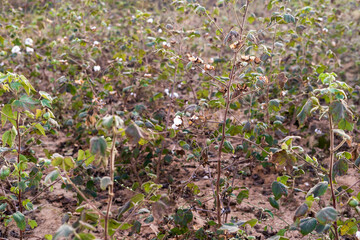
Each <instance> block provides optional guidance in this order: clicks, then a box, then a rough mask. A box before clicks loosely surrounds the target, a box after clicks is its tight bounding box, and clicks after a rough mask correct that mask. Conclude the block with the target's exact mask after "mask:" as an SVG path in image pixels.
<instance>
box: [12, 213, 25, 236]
mask: <svg viewBox="0 0 360 240" xmlns="http://www.w3.org/2000/svg"><path fill="white" fill-rule="evenodd" d="M12 217H13V218H14V220H15V222H16V225H17V226H18V228H20V230H22V231H24V230H25V228H26V222H25V216H24V214H22V213H21V212H19V211H17V212H16V213H14V214H13V215H12Z"/></svg>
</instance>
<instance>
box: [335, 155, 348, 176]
mask: <svg viewBox="0 0 360 240" xmlns="http://www.w3.org/2000/svg"><path fill="white" fill-rule="evenodd" d="M348 169H349V165H348V163H347V161H346V160H345V159H343V158H341V159H339V160H338V161H336V162H335V163H334V167H333V175H332V178H333V179H334V178H335V177H336V176H344V175H346V173H347V171H348Z"/></svg>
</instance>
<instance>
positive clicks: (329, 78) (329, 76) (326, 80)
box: [319, 73, 336, 85]
mask: <svg viewBox="0 0 360 240" xmlns="http://www.w3.org/2000/svg"><path fill="white" fill-rule="evenodd" d="M335 77H336V74H335V73H321V74H320V75H319V79H320V80H321V82H322V83H323V84H327V85H329V84H330V83H332V82H334V81H335Z"/></svg>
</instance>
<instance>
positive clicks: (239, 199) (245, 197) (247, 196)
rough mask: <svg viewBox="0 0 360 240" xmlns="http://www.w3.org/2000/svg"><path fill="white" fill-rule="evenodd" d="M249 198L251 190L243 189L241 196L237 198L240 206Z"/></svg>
mask: <svg viewBox="0 0 360 240" xmlns="http://www.w3.org/2000/svg"><path fill="white" fill-rule="evenodd" d="M247 198H249V189H247V188H246V189H243V190H241V191H240V192H239V194H238V195H237V197H236V201H237V203H238V204H241V203H242V201H243V200H244V199H247Z"/></svg>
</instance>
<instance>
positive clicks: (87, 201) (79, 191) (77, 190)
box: [58, 170, 105, 218]
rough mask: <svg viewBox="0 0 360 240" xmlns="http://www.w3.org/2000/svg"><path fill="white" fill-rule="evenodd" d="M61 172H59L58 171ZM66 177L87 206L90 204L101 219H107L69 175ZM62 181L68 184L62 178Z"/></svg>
mask: <svg viewBox="0 0 360 240" xmlns="http://www.w3.org/2000/svg"><path fill="white" fill-rule="evenodd" d="M58 171H59V170H58ZM59 173H60V174H61V172H60V171H59ZM60 176H61V175H60ZM65 177H66V180H67V181H68V183H69V184H70V185H71V186H72V187H73V188H74V189H75V191H76V192H77V193H78V194H79V195H80V196H81V197H82V198H83V199H84V200H85V202H86V203H87V204H89V206H90V207H91V208H92V209H93V210H95V212H97V213H98V214H99V215H100V216H101V217H103V218H104V217H105V215H104V214H103V213H102V212H101V211H100V210H99V209H98V208H97V207H96V206H95V205H94V204H93V203H92V202H91V201H90V200H89V199H88V198H87V197H86V196H85V195H84V194H83V193H82V192H81V190H80V189H79V188H78V187H77V186H76V185H75V184H74V183H73V182H72V181H71V179H70V177H69V176H68V175H67V173H65ZM61 179H62V181H63V182H64V183H65V184H66V182H65V181H64V179H63V178H61Z"/></svg>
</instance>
